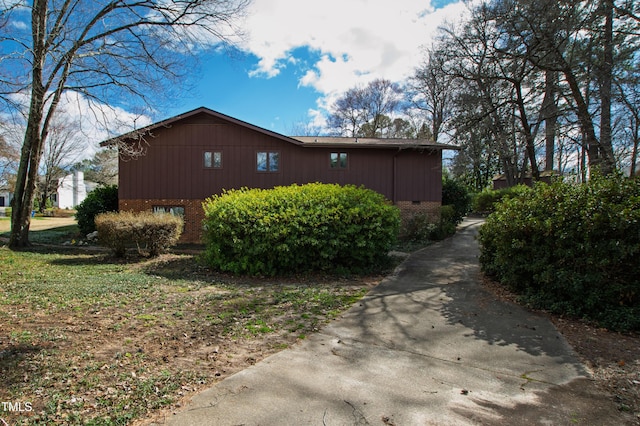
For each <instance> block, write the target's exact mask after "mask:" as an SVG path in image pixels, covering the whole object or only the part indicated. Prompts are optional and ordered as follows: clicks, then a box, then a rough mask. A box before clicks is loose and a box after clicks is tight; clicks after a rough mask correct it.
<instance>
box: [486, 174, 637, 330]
mask: <svg viewBox="0 0 640 426" xmlns="http://www.w3.org/2000/svg"><path fill="white" fill-rule="evenodd" d="M479 239H480V242H481V245H482V251H481V257H480V261H481V263H482V267H483V269H484V271H485V272H487V273H488V274H490V275H492V276H494V277H496V278H497V279H498V280H499V281H500V282H502V283H503V284H506V285H508V286H510V287H511V288H512V289H513V290H515V291H516V292H518V293H520V294H522V295H523V296H524V299H525V300H526V301H527V302H528V303H531V304H532V305H534V306H536V307H539V308H544V309H548V310H551V311H553V312H557V313H562V314H569V315H572V316H577V317H584V318H589V319H592V320H595V321H597V322H598V323H600V324H601V325H603V326H606V327H610V328H615V329H620V330H627V329H635V330H638V329H640V262H638V256H639V255H640V181H639V180H628V179H625V178H623V177H619V176H615V177H610V178H602V177H596V178H594V179H592V180H591V181H590V182H589V183H588V184H584V185H572V184H568V183H562V182H557V183H554V184H553V185H551V186H548V185H545V184H540V185H537V186H536V187H535V189H534V190H532V191H527V192H524V193H522V195H521V196H520V197H515V198H511V199H508V200H506V201H503V202H502V203H500V204H498V205H497V207H496V211H495V212H494V213H493V214H491V215H490V216H489V217H488V218H487V221H486V223H485V225H484V226H483V227H482V228H481V230H480V235H479Z"/></svg>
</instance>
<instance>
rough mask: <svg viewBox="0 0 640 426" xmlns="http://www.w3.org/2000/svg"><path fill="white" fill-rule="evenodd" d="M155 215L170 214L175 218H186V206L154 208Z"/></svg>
mask: <svg viewBox="0 0 640 426" xmlns="http://www.w3.org/2000/svg"><path fill="white" fill-rule="evenodd" d="M153 212H154V213H169V214H172V215H174V216H180V217H184V206H153Z"/></svg>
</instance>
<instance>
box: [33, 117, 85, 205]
mask: <svg viewBox="0 0 640 426" xmlns="http://www.w3.org/2000/svg"><path fill="white" fill-rule="evenodd" d="M80 136H81V135H80V126H79V124H78V123H74V122H73V121H72V120H71V119H69V118H68V117H65V116H63V115H58V116H57V117H56V119H54V120H53V122H52V123H51V125H50V128H49V135H48V137H47V139H46V140H45V143H44V149H43V153H42V160H41V162H40V170H41V171H40V181H39V188H38V189H39V193H40V198H39V199H40V210H44V209H45V207H46V204H47V200H48V199H49V197H50V196H51V194H52V193H54V192H55V191H57V189H58V180H59V179H60V178H63V177H64V176H65V175H66V174H67V173H68V170H69V167H70V166H71V165H72V164H73V163H74V162H75V161H76V160H77V159H78V157H79V156H80V155H81V154H82V152H83V151H84V150H85V149H86V146H85V141H84V138H82V137H80Z"/></svg>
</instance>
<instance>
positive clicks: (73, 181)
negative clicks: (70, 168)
mask: <svg viewBox="0 0 640 426" xmlns="http://www.w3.org/2000/svg"><path fill="white" fill-rule="evenodd" d="M85 198H87V188H86V186H85V184H84V173H82V172H79V171H76V172H75V173H73V174H70V175H67V176H65V177H63V178H61V179H58V191H57V197H56V202H55V205H56V207H59V208H61V209H72V208H75V207H76V206H77V205H78V204H80V203H81V202H83V201H84V199H85Z"/></svg>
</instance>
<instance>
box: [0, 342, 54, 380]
mask: <svg viewBox="0 0 640 426" xmlns="http://www.w3.org/2000/svg"><path fill="white" fill-rule="evenodd" d="M47 349H49V348H47V347H44V346H39V345H30V344H26V343H19V344H17V345H9V347H8V348H6V349H3V350H0V371H2V374H0V389H9V388H10V387H12V386H13V385H15V384H17V383H22V382H24V380H25V375H26V374H27V371H26V368H21V366H22V365H23V364H24V363H23V361H24V359H25V358H27V357H33V356H35V355H37V354H38V353H40V352H42V351H44V350H47ZM28 373H29V375H32V374H33V371H29V372H28Z"/></svg>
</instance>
